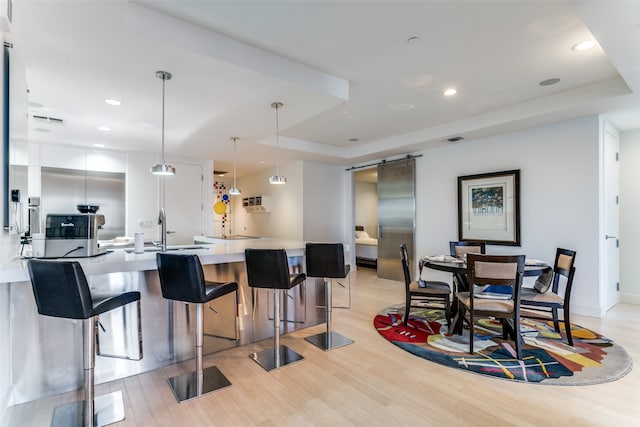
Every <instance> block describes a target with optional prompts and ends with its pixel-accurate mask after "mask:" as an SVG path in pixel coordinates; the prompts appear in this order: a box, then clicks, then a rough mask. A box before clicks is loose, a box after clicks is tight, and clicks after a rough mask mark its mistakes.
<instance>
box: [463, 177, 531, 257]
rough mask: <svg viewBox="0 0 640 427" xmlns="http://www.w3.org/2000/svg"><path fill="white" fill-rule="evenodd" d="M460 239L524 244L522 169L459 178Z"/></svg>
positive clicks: (496, 243)
mask: <svg viewBox="0 0 640 427" xmlns="http://www.w3.org/2000/svg"><path fill="white" fill-rule="evenodd" d="M458 239H459V240H472V241H482V242H485V243H487V244H493V245H512V246H520V170H511V171H504V172H491V173H483V174H477V175H467V176H459V177H458Z"/></svg>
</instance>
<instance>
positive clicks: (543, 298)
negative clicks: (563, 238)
mask: <svg viewBox="0 0 640 427" xmlns="http://www.w3.org/2000/svg"><path fill="white" fill-rule="evenodd" d="M575 260H576V252H575V251H572V250H569V249H562V248H557V250H556V259H555V262H554V263H553V278H552V282H551V287H550V289H548V290H547V291H546V292H540V291H541V290H543V289H540V290H538V289H536V288H535V287H534V288H522V294H521V297H520V300H521V302H520V308H521V310H522V311H523V313H522V317H528V318H531V319H540V320H552V321H553V327H554V329H555V331H556V332H557V333H560V322H559V319H558V310H563V318H562V320H563V323H564V330H565V333H566V335H567V342H568V343H569V345H570V346H572V347H573V336H572V335H571V320H570V317H569V308H570V307H569V302H570V299H571V288H572V287H573V276H574V274H575V271H576V268H575V267H574V263H575ZM561 282H564V286H563V287H564V292H562V291H561Z"/></svg>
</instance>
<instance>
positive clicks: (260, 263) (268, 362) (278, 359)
mask: <svg viewBox="0 0 640 427" xmlns="http://www.w3.org/2000/svg"><path fill="white" fill-rule="evenodd" d="M244 257H245V262H246V266H247V282H248V284H249V286H250V287H252V288H267V289H273V311H274V312H273V329H274V331H273V348H268V349H265V350H262V351H261V352H254V353H252V354H250V355H249V357H250V358H251V359H253V360H254V361H255V362H256V363H258V364H259V365H260V366H262V367H263V368H264V369H265V370H267V371H271V370H274V369H278V368H280V367H282V366H285V365H288V364H290V363H294V362H297V361H299V360H302V359H304V358H303V357H302V355H300V354H298V353H296V352H295V351H293V350H291V349H290V348H288V347H287V346H285V345H280V296H281V292H279V290H282V289H291V288H293V287H294V286H297V285H299V284H300V283H302V282H304V281H305V279H306V278H307V276H306V275H305V274H304V273H298V274H289V263H288V261H287V252H286V251H285V250H284V249H245V251H244Z"/></svg>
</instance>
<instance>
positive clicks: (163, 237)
mask: <svg viewBox="0 0 640 427" xmlns="http://www.w3.org/2000/svg"><path fill="white" fill-rule="evenodd" d="M158 225H160V250H161V251H162V252H166V251H167V216H166V214H165V212H164V208H160V213H159V214H158Z"/></svg>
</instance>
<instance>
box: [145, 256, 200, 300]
mask: <svg viewBox="0 0 640 427" xmlns="http://www.w3.org/2000/svg"><path fill="white" fill-rule="evenodd" d="M156 261H157V263H158V276H160V288H161V289H162V296H163V297H164V298H166V299H170V300H176V301H183V302H191V303H205V302H207V298H206V291H205V280H204V273H203V271H202V264H201V263H200V258H198V256H197V255H191V254H166V253H157V254H156Z"/></svg>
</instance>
